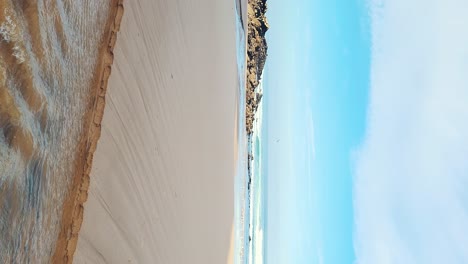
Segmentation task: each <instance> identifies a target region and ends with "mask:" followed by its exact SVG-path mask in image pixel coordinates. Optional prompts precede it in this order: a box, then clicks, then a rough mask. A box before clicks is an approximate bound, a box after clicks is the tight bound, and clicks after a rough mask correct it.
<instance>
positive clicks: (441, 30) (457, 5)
mask: <svg viewBox="0 0 468 264" xmlns="http://www.w3.org/2000/svg"><path fill="white" fill-rule="evenodd" d="M268 4H269V10H270V11H269V13H268V18H269V21H270V25H271V29H270V31H269V32H268V43H269V47H270V48H269V57H268V60H267V65H266V70H265V76H264V94H265V96H264V100H265V101H264V105H265V109H264V119H263V120H264V124H265V127H264V128H265V130H264V131H266V134H265V136H264V140H266V141H267V146H268V147H267V153H266V155H265V159H266V161H267V163H268V166H267V169H266V176H267V177H268V188H267V192H268V208H267V210H268V213H267V217H268V220H267V230H266V240H267V242H266V243H267V252H266V257H267V263H318V264H322V263H325V264H334V263H336V264H344V263H357V264H375V263H379V264H387V263H388V264H393V263H405V264H413V263H414V264H419V263H425V264H427V263H429V264H432V263H434V264H438V263H450V264H452V263H453V264H457V263H468V224H467V223H468V195H467V191H466V190H467V189H468V136H467V135H468V104H467V102H468V78H467V76H468V75H467V73H468V19H467V17H466V14H467V13H468V3H467V2H466V1H460V0H444V1H426V0H411V1H408V0H366V1H360V0H359V1H358V0H341V1H338V0H326V1H325V0H310V1H308V0H292V1H281V0H268Z"/></svg>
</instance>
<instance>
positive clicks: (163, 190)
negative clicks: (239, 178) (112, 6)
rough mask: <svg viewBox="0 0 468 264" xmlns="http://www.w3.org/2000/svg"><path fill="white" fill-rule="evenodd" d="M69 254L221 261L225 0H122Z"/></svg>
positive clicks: (95, 259) (230, 38) (227, 131)
mask: <svg viewBox="0 0 468 264" xmlns="http://www.w3.org/2000/svg"><path fill="white" fill-rule="evenodd" d="M124 7H125V15H124V17H123V20H122V24H121V28H120V32H119V36H118V42H117V44H116V46H115V49H114V64H113V66H112V74H111V76H110V79H109V83H108V90H107V95H106V98H107V99H106V108H105V111H104V118H103V120H102V123H101V126H102V130H101V139H100V141H99V144H98V146H97V150H96V152H95V155H94V162H93V168H92V171H91V175H90V177H91V178H90V179H91V181H90V188H89V196H88V201H87V202H86V203H85V206H84V208H85V209H84V220H83V225H82V228H81V231H80V235H79V240H78V247H77V251H76V253H75V256H74V263H225V262H226V259H227V256H228V252H229V249H230V242H231V241H230V240H231V232H232V221H233V212H234V210H233V176H234V157H235V156H234V145H235V144H233V141H234V140H235V135H234V133H235V123H236V116H235V114H236V96H237V95H236V93H237V85H238V80H237V66H236V40H235V37H236V35H235V1H215V0H184V1H181V0H179V1H151V0H141V1H125V3H124Z"/></svg>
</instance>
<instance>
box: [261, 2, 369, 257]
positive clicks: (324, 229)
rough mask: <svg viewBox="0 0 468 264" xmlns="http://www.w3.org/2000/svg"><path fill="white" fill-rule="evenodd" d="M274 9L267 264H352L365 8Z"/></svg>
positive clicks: (364, 94)
mask: <svg viewBox="0 0 468 264" xmlns="http://www.w3.org/2000/svg"><path fill="white" fill-rule="evenodd" d="M268 6H269V12H268V14H267V15H268V19H269V22H270V26H271V29H270V31H269V32H268V35H267V37H268V43H269V56H268V60H267V66H266V69H265V76H264V91H265V92H264V93H265V97H264V100H265V101H264V103H265V109H264V114H265V118H264V122H265V125H266V128H267V129H266V131H268V134H267V142H268V155H267V156H268V161H267V163H268V173H267V177H268V183H269V184H268V225H267V238H268V239H267V252H266V256H267V263H337V264H343V263H353V261H354V259H355V256H354V244H353V227H354V214H353V198H352V190H353V182H352V169H353V168H352V159H353V153H354V152H355V150H356V149H357V147H358V146H359V144H360V143H361V141H362V140H363V137H364V132H365V120H366V110H367V100H368V90H369V79H370V77H369V67H370V66H369V60H370V58H369V56H370V46H369V45H370V32H369V30H370V29H369V20H368V18H367V13H366V9H365V8H364V5H363V3H362V2H361V1H350V0H340V1H338V0H335V1H333V0H329V1H320V0H313V1H307V0H294V1H287V2H286V1H281V0H269V1H268ZM338 252H339V254H338Z"/></svg>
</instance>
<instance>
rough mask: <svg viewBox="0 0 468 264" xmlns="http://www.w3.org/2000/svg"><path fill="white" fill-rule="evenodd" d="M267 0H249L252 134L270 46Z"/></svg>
mask: <svg viewBox="0 0 468 264" xmlns="http://www.w3.org/2000/svg"><path fill="white" fill-rule="evenodd" d="M266 11H267V4H266V0H249V3H248V6H247V12H248V27H247V28H248V33H247V91H246V108H247V109H246V129H247V133H248V134H252V129H253V121H254V118H255V117H254V116H255V112H256V111H257V108H258V104H259V102H260V100H261V98H262V94H261V92H260V91H258V89H257V87H258V84H259V81H260V78H261V76H262V72H263V67H264V66H265V60H266V57H267V50H268V46H267V43H266V39H265V33H266V32H267V30H268V28H269V25H268V21H267V19H266V16H265V13H266Z"/></svg>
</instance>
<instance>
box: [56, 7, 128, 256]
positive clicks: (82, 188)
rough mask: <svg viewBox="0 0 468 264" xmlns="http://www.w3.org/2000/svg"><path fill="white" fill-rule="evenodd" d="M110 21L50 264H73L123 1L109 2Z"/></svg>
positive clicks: (100, 51) (92, 86) (101, 48)
mask: <svg viewBox="0 0 468 264" xmlns="http://www.w3.org/2000/svg"><path fill="white" fill-rule="evenodd" d="M110 9H111V10H110V12H109V14H110V15H109V18H108V22H107V24H106V30H105V34H104V36H103V41H102V44H101V47H100V48H99V57H98V63H97V65H98V66H97V67H96V73H95V76H94V77H93V82H92V85H91V89H90V92H89V98H88V107H87V109H88V110H87V111H86V113H85V114H84V118H83V120H84V122H83V131H84V132H83V133H82V135H81V138H80V140H79V143H78V145H77V156H76V159H75V163H74V173H73V179H72V182H71V184H70V186H69V191H68V195H67V197H66V199H65V201H64V203H63V204H62V219H61V224H60V233H59V235H58V238H57V240H56V245H55V251H54V254H53V256H52V259H51V262H52V263H72V262H73V255H74V253H75V250H76V246H77V242H78V234H79V231H80V228H81V224H82V222H83V212H84V208H83V204H84V203H85V202H86V200H87V197H88V188H89V182H90V175H89V174H90V172H91V166H92V161H93V155H94V152H95V150H96V146H97V142H98V140H99V138H100V135H101V121H102V117H103V114H104V106H105V95H106V91H107V82H108V79H109V76H110V74H111V66H112V63H113V59H114V58H113V57H114V55H113V50H114V46H115V42H116V39H117V33H118V31H119V29H120V22H121V20H122V16H123V0H112V4H111V7H110Z"/></svg>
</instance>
